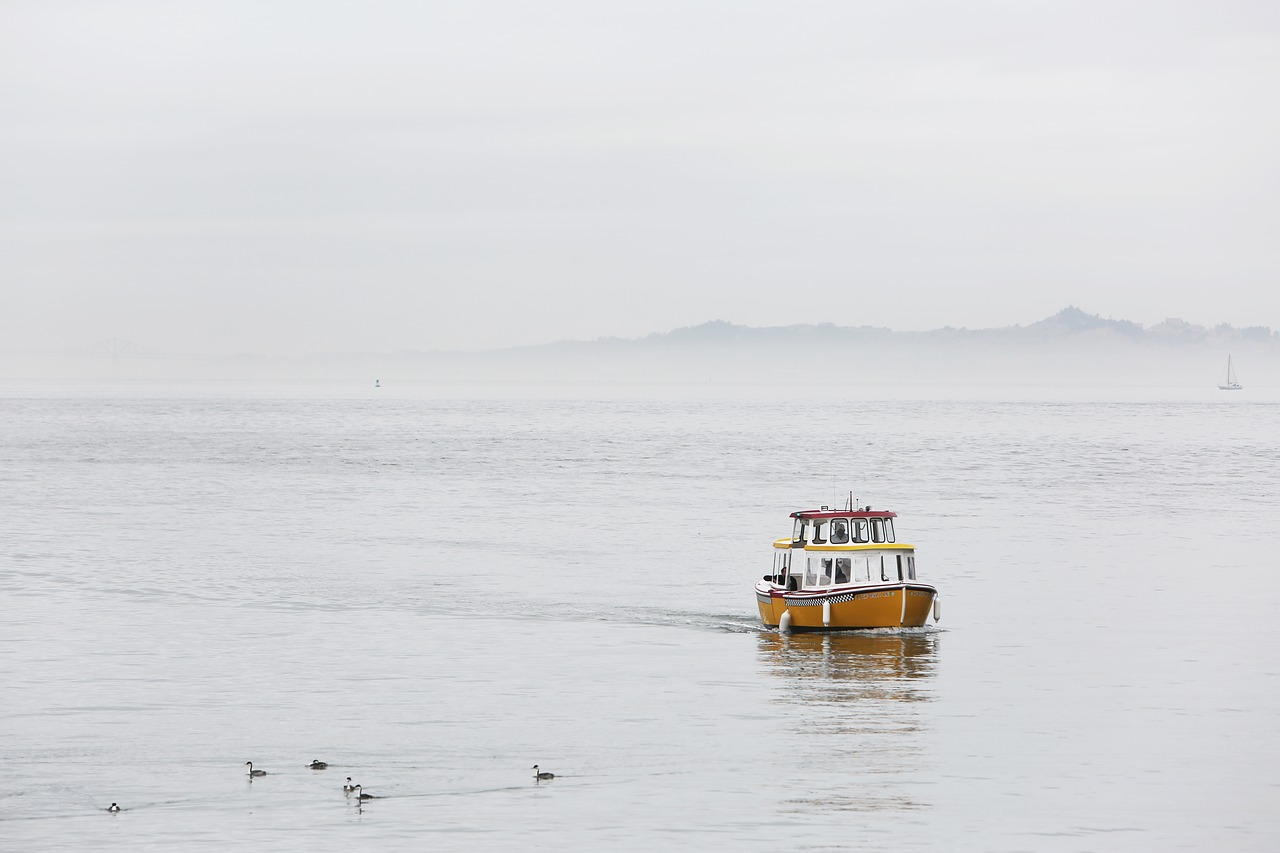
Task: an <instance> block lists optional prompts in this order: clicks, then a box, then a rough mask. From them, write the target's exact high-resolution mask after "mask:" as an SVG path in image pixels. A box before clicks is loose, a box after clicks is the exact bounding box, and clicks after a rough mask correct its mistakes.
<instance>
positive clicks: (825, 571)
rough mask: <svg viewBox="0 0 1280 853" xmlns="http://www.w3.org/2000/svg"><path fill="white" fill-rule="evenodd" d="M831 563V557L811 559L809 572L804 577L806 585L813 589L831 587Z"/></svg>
mask: <svg viewBox="0 0 1280 853" xmlns="http://www.w3.org/2000/svg"><path fill="white" fill-rule="evenodd" d="M831 563H832V559H831V558H830V557H816V558H815V557H810V558H809V570H808V571H806V572H805V575H804V585H805V586H806V587H811V588H812V587H824V586H831Z"/></svg>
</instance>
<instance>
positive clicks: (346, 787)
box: [342, 776, 356, 794]
mask: <svg viewBox="0 0 1280 853" xmlns="http://www.w3.org/2000/svg"><path fill="white" fill-rule="evenodd" d="M355 789H356V786H355V785H353V784H351V777H350V776H348V777H347V784H345V785H343V786H342V790H344V791H346V792H347V793H348V794H350V793H351V792H352V791H354V790H355Z"/></svg>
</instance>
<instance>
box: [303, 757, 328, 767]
mask: <svg viewBox="0 0 1280 853" xmlns="http://www.w3.org/2000/svg"><path fill="white" fill-rule="evenodd" d="M307 766H308V767H310V768H311V769H312V770H323V769H325V768H326V767H328V766H329V765H328V764H325V763H324V762H323V761H321V760H320V759H318V758H317V759H315V760H314V761H312V762H311V763H310V764H308V765H307Z"/></svg>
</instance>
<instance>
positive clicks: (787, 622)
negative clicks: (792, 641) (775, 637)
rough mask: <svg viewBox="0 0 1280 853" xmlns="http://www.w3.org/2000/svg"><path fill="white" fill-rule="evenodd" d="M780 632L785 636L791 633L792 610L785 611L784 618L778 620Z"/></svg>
mask: <svg viewBox="0 0 1280 853" xmlns="http://www.w3.org/2000/svg"><path fill="white" fill-rule="evenodd" d="M778 630H779V631H781V632H782V633H784V634H790V633H791V611H790V610H784V611H783V612H782V618H781V619H779V620H778Z"/></svg>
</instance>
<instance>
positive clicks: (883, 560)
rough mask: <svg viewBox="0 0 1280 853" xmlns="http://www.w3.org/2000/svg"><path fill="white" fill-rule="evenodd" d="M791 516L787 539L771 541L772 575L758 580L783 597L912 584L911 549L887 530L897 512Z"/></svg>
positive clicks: (862, 510) (821, 512) (817, 512)
mask: <svg viewBox="0 0 1280 853" xmlns="http://www.w3.org/2000/svg"><path fill="white" fill-rule="evenodd" d="M791 517H792V518H793V519H795V525H794V527H793V529H792V533H791V537H790V538H789V539H787V538H783V539H778V540H775V541H774V543H773V548H774V552H773V574H772V575H765V577H764V579H765V580H767V581H771V582H772V583H775V584H777V585H778V586H781V587H783V588H784V589H786V590H787V591H788V592H799V591H806V590H809V591H814V592H818V591H822V590H826V589H829V588H831V587H833V586H841V585H845V584H858V585H863V584H880V583H884V584H890V583H892V584H899V583H902V582H903V581H914V580H915V579H916V559H915V548H914V546H912V545H904V544H899V543H898V542H897V538H896V535H895V532H894V529H893V520H894V519H895V518H897V513H893V512H885V511H873V510H871V509H869V508H858V509H856V510H844V511H832V510H829V509H827V508H826V507H823V508H822V509H819V510H801V511H799V512H793V513H792V514H791Z"/></svg>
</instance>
